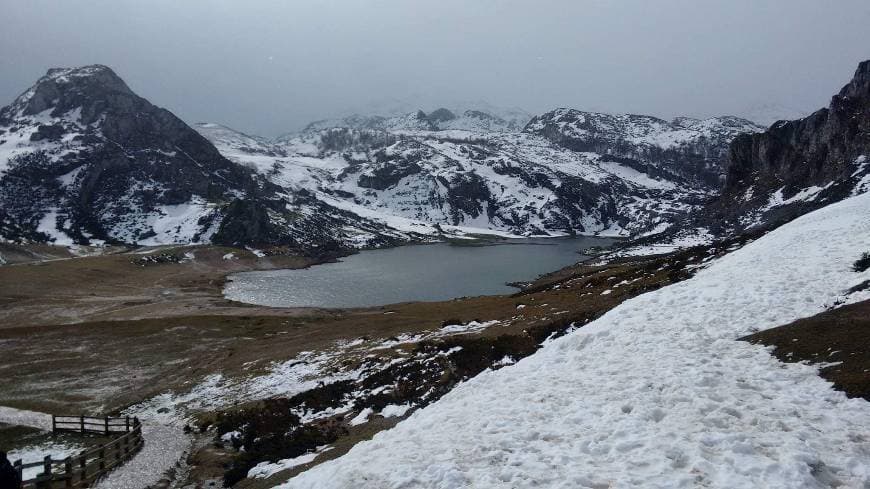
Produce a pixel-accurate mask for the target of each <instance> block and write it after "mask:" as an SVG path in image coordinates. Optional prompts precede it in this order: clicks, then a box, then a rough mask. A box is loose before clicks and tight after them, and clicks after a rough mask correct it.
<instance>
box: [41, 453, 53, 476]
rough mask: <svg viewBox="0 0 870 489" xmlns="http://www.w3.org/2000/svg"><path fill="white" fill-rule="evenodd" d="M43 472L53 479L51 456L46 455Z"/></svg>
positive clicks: (43, 461)
mask: <svg viewBox="0 0 870 489" xmlns="http://www.w3.org/2000/svg"><path fill="white" fill-rule="evenodd" d="M42 472H43V473H44V474H45V475H47V476H48V477H49V478H51V455H46V456H45V458H44V459H43V460H42Z"/></svg>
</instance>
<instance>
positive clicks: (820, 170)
mask: <svg viewBox="0 0 870 489" xmlns="http://www.w3.org/2000/svg"><path fill="white" fill-rule="evenodd" d="M867 190H870V61H864V62H862V63H861V64H860V65H859V66H858V69H857V70H856V72H855V75H854V77H853V78H852V80H851V81H850V82H849V83H848V84H847V85H846V86H844V87H843V89H842V90H840V92H839V93H837V94H836V95H834V96H833V98H832V99H831V103H830V105H829V106H828V107H827V108H824V109H821V110H818V111H816V112H815V113H813V114H810V115H809V116H807V117H805V118H803V119H799V120H795V121H784V122H779V123H777V124H774V125H773V126H771V127H770V128H769V129H768V130H767V131H764V132H762V133H757V134H744V135H740V136H738V137H737V138H735V140H734V141H733V142H732V144H731V146H730V151H729V158H728V166H727V175H726V179H725V185H724V188H723V190H722V193H721V195H720V196H719V197H718V198H717V199H716V200H715V201H714V202H713V203H711V205H710V206H708V207H707V208H705V209H704V210H703V211H702V212H700V213H699V214H698V216H696V217H695V218H694V219H691V220H690V222H691V223H692V225H696V226H704V227H707V228H709V229H711V231H713V232H715V233H727V232H733V231H740V230H743V229H747V228H751V227H759V226H760V227H773V226H776V225H779V224H782V223H784V222H786V221H788V220H791V219H793V218H795V217H797V216H799V215H802V214H805V213H807V212H810V211H812V210H815V209H817V208H820V207H823V206H825V205H827V204H830V203H832V202H836V201H838V200H841V199H843V198H845V197H848V196H850V195H853V194H856V193H859V192H865V191H867Z"/></svg>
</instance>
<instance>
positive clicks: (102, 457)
mask: <svg viewBox="0 0 870 489" xmlns="http://www.w3.org/2000/svg"><path fill="white" fill-rule="evenodd" d="M97 456H98V457H100V473H101V474H102V473H103V471H104V470H106V446H105V445H102V446H100V451H99V453H97Z"/></svg>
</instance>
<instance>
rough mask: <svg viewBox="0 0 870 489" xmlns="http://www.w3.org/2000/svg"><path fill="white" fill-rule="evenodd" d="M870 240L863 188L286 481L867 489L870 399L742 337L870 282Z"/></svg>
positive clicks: (318, 484) (292, 485) (288, 488)
mask: <svg viewBox="0 0 870 489" xmlns="http://www.w3.org/2000/svg"><path fill="white" fill-rule="evenodd" d="M868 250H870V194H864V195H861V196H858V197H854V198H851V199H848V200H845V201H842V202H839V203H836V204H833V205H831V206H828V207H826V208H824V209H821V210H818V211H816V212H813V213H811V214H808V215H805V216H803V217H801V218H799V219H797V220H795V221H792V222H791V223H789V224H787V225H785V226H783V227H781V228H779V229H777V230H775V231H773V232H771V233H770V234H768V235H766V236H765V237H763V238H760V239H758V240H757V241H755V242H753V243H751V244H749V245H747V246H745V247H743V248H742V249H739V250H737V251H735V252H732V253H730V254H729V255H726V256H724V257H722V258H720V259H718V260H716V261H715V262H713V264H712V265H711V266H710V267H709V268H707V269H705V270H702V271H700V272H699V273H698V274H697V275H696V276H695V277H694V278H692V279H690V280H687V281H684V282H680V283H677V284H674V285H672V286H669V287H666V288H663V289H660V290H658V291H654V292H650V293H647V294H645V295H642V296H639V297H637V298H634V299H632V300H629V301H626V302H625V303H623V304H622V305H620V306H619V307H617V308H615V309H613V310H611V311H610V312H609V313H607V314H606V315H604V316H603V317H601V318H599V319H598V320H596V321H594V322H592V323H590V324H589V325H587V326H585V327H583V328H581V329H580V330H578V331H577V332H575V333H573V334H570V335H567V336H565V337H563V338H561V339H559V340H556V341H553V342H552V343H550V344H549V345H547V346H546V347H545V348H543V349H542V350H541V351H540V352H538V353H537V354H535V355H532V356H531V357H528V358H526V359H524V360H522V361H520V362H518V363H516V364H515V365H513V366H509V367H505V368H502V369H500V370H497V371H494V372H493V371H489V372H486V373H483V374H481V375H479V376H477V377H475V378H473V379H471V380H470V381H468V382H466V383H464V384H462V385H460V386H458V387H457V388H456V389H454V390H453V391H452V392H450V393H449V394H447V395H446V396H444V397H443V398H442V399H441V400H440V401H438V402H436V403H434V404H432V405H430V406H428V407H426V408H424V409H421V410H419V411H417V412H415V413H414V414H413V415H412V416H411V417H410V418H408V419H407V420H405V421H403V422H401V423H400V424H399V425H398V426H396V427H395V428H393V429H391V430H388V431H385V432H382V433H380V434H378V435H376V436H375V437H374V438H373V439H372V440H370V441H366V442H362V443H359V444H358V445H356V446H355V447H354V448H353V449H352V450H351V451H350V452H349V453H348V454H346V455H344V456H343V457H341V458H338V459H336V460H333V461H329V462H326V463H324V464H321V465H319V466H317V467H315V468H313V469H311V470H309V471H307V472H304V473H303V474H301V475H299V476H297V477H295V478H293V479H291V480H290V481H288V482H287V483H285V484H282V485H281V486H280V487H281V488H282V489H300V488H318V489H324V488H358V487H377V488H387V487H390V488H403V489H405V488H416V487H427V488H439V489H447V488H468V487H473V488H475V489H484V488H496V487H498V488H526V487H552V488H581V487H590V488H607V487H655V488H666V487H667V488H678V487H719V488H734V487H765V488H783V489H792V488H797V487H801V488H822V487H852V488H859V487H865V488H866V487H870V404H868V403H867V402H866V401H864V400H862V399H847V398H846V396H845V395H844V394H843V393H841V392H837V391H834V390H833V389H832V388H831V386H830V384H829V383H828V382H826V381H825V380H823V379H822V378H821V377H819V376H818V375H817V368H816V367H812V366H808V365H804V364H797V363H794V364H783V363H780V362H779V361H777V360H776V359H775V358H774V357H772V356H771V355H770V353H769V352H768V350H767V349H766V348H764V347H762V346H757V345H752V344H749V343H747V342H741V341H736V339H737V338H739V337H741V336H743V335H745V334H748V333H750V332H753V331H756V330H760V329H767V328H771V327H774V326H778V325H781V324H785V323H788V322H790V321H792V320H794V319H797V318H800V317H806V316H810V315H813V314H816V313H819V312H821V311H823V310H825V309H826V308H827V307H830V306H832V305H833V304H835V303H836V302H837V301H843V299H844V297H843V294H845V293H846V291H847V290H848V289H849V288H850V287H851V286H853V285H855V284H857V283H860V282H861V281H863V280H867V279H868V278H870V271H866V272H862V273H857V272H854V271H853V270H852V269H851V266H852V264H853V263H854V262H855V260H856V259H857V258H858V257H859V256H860V255H861V253H862V252H865V251H868ZM868 297H870V294H868V293H867V292H861V293H856V294H853V295H852V296H851V297H849V298H846V301H855V300H859V299H867V298H868Z"/></svg>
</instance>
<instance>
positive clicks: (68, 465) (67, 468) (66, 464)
mask: <svg viewBox="0 0 870 489" xmlns="http://www.w3.org/2000/svg"><path fill="white" fill-rule="evenodd" d="M63 470H64V472H66V474H65V475H64V477H66V481H65V482H64V487H72V485H73V480H72V478H73V467H72V459H71V458H69V457H67V458H66V460H64V461H63Z"/></svg>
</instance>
